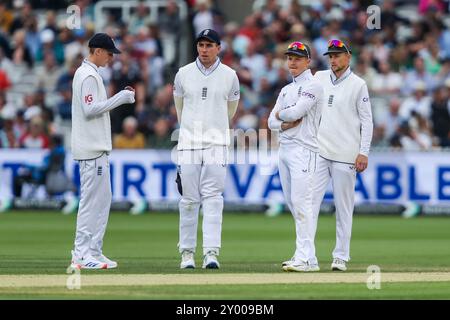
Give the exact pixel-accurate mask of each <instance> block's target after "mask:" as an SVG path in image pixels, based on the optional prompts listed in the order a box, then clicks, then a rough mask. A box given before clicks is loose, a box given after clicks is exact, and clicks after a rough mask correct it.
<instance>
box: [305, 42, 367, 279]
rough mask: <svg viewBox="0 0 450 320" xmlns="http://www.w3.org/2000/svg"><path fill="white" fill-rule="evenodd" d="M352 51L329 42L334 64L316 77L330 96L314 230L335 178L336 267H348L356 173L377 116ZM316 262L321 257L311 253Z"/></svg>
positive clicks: (323, 122)
mask: <svg viewBox="0 0 450 320" xmlns="http://www.w3.org/2000/svg"><path fill="white" fill-rule="evenodd" d="M351 54H352V52H351V51H350V48H349V47H348V45H346V44H345V43H344V42H342V41H340V40H330V41H329V42H328V51H327V52H326V53H324V55H328V58H329V61H330V66H331V70H326V71H318V72H317V73H316V74H315V78H316V79H317V80H318V81H319V82H320V83H321V84H322V86H323V87H324V93H325V101H324V106H323V108H322V118H321V122H320V127H319V134H318V141H319V148H320V157H318V159H317V168H316V176H315V178H316V182H315V188H316V191H315V194H314V200H313V202H314V203H313V210H314V226H313V232H314V234H315V232H316V228H317V218H318V215H319V211H320V203H321V202H322V199H323V196H324V194H325V191H326V188H327V185H328V183H329V181H330V179H332V186H333V194H334V203H335V206H336V247H335V248H334V251H333V262H332V264H331V269H332V270H336V271H345V270H347V266H346V263H347V262H348V261H349V260H350V237H351V232H352V220H353V209H354V202H355V193H354V190H355V181H356V173H357V172H363V171H364V170H365V169H366V168H367V164H368V156H369V149H370V143H371V140H372V131H373V122H372V111H371V106H370V100H369V93H368V90H367V85H366V83H365V81H364V80H363V79H361V78H360V77H358V76H357V75H355V74H354V73H353V72H352V71H351V69H350V66H349V65H350V59H351ZM311 261H312V263H315V262H316V261H317V258H316V257H315V256H312V257H311Z"/></svg>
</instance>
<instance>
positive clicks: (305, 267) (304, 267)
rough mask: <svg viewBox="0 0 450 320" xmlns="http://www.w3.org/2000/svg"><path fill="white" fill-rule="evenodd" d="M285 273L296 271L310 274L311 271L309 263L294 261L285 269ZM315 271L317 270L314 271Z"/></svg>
mask: <svg viewBox="0 0 450 320" xmlns="http://www.w3.org/2000/svg"><path fill="white" fill-rule="evenodd" d="M283 270H284V271H295V272H310V271H313V270H311V268H310V266H309V264H308V262H303V261H293V262H291V263H289V264H288V265H286V266H284V267H283ZM314 271H315V270H314Z"/></svg>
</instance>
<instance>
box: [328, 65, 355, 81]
mask: <svg viewBox="0 0 450 320" xmlns="http://www.w3.org/2000/svg"><path fill="white" fill-rule="evenodd" d="M350 73H352V71H351V70H350V66H348V67H347V70H345V72H344V74H343V75H342V76H341V77H340V78H339V79H337V77H336V75H335V74H334V72H333V71H331V74H330V76H331V82H332V83H333V84H338V83H339V82H342V81H344V79H345V78H347V77H348V76H349V75H350Z"/></svg>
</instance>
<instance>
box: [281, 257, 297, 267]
mask: <svg viewBox="0 0 450 320" xmlns="http://www.w3.org/2000/svg"><path fill="white" fill-rule="evenodd" d="M294 261H295V256H293V257H292V258H291V259H290V260H286V261H283V262H282V263H281V267H282V268H283V267H285V266H287V265H288V264H291V263H292V262H294Z"/></svg>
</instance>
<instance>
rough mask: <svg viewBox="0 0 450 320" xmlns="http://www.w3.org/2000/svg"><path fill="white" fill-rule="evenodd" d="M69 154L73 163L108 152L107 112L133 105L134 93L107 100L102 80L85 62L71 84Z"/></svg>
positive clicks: (93, 66) (109, 139)
mask: <svg viewBox="0 0 450 320" xmlns="http://www.w3.org/2000/svg"><path fill="white" fill-rule="evenodd" d="M72 92H73V95H72V153H73V157H74V159H75V160H87V159H95V158H98V157H100V156H101V155H102V154H103V153H104V152H110V151H111V149H112V142H111V121H110V118H109V111H110V110H112V109H114V108H116V107H118V106H120V105H122V104H125V103H134V92H132V91H129V90H122V91H119V92H118V93H117V94H115V95H114V96H113V97H111V98H110V99H107V95H106V89H105V86H104V84H103V79H102V77H101V76H100V74H99V73H98V68H97V66H96V65H95V64H93V63H91V62H90V61H88V60H86V59H85V60H84V61H83V63H82V64H81V66H80V67H79V68H78V69H77V71H76V72H75V75H74V78H73V83H72Z"/></svg>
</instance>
